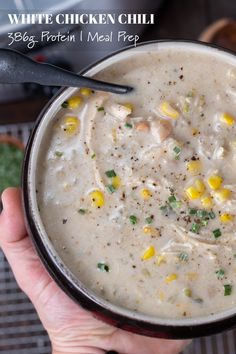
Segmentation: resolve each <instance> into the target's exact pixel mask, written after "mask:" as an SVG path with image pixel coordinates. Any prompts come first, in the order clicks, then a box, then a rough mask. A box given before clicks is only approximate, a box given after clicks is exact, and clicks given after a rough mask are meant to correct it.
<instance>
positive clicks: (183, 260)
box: [178, 252, 189, 262]
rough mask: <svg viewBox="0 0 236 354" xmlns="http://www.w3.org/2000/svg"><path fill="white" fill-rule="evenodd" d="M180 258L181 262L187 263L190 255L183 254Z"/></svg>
mask: <svg viewBox="0 0 236 354" xmlns="http://www.w3.org/2000/svg"><path fill="white" fill-rule="evenodd" d="M178 258H179V260H180V261H181V262H187V261H188V259H189V257H188V254H187V253H186V252H181V253H180V254H179V255H178Z"/></svg>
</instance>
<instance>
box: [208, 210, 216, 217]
mask: <svg viewBox="0 0 236 354" xmlns="http://www.w3.org/2000/svg"><path fill="white" fill-rule="evenodd" d="M208 215H209V217H210V218H211V219H215V217H216V215H215V213H214V212H213V211H210V212H209V213H208Z"/></svg>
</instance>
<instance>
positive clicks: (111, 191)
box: [106, 184, 116, 194]
mask: <svg viewBox="0 0 236 354" xmlns="http://www.w3.org/2000/svg"><path fill="white" fill-rule="evenodd" d="M106 189H107V191H108V192H109V193H110V194H112V193H114V192H115V191H116V188H115V187H114V186H113V185H112V184H108V185H107V186H106Z"/></svg>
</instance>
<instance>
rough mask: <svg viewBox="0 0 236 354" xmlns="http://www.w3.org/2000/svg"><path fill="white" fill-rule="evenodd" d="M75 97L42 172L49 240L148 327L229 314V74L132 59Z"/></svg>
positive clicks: (233, 178) (235, 72)
mask: <svg viewBox="0 0 236 354" xmlns="http://www.w3.org/2000/svg"><path fill="white" fill-rule="evenodd" d="M96 78H98V79H102V80H104V81H105V80H106V81H111V82H116V83H122V84H128V85H131V86H133V87H135V90H134V91H133V92H132V93H131V94H129V95H114V94H107V93H101V92H93V91H91V90H89V89H87V88H82V89H80V90H78V91H77V92H76V93H75V94H73V96H72V97H70V98H68V99H67V100H66V101H65V102H64V103H63V104H62V107H61V109H60V110H59V112H58V113H57V114H56V116H55V117H54V120H53V124H52V128H51V129H49V131H48V132H47V139H46V140H45V143H44V144H43V145H44V146H43V147H42V151H41V157H40V162H41V163H40V164H38V170H37V199H38V205H39V210H40V215H41V218H42V221H43V224H44V227H45V230H46V232H47V234H48V235H49V237H50V240H51V242H52V243H53V245H54V247H55V249H56V251H57V252H58V253H59V255H60V257H61V258H62V260H63V261H64V263H65V264H66V265H67V266H68V267H69V269H71V271H72V272H73V273H74V275H75V276H77V277H78V278H79V279H80V280H81V281H82V282H83V283H84V284H85V285H86V286H87V287H88V288H90V289H91V290H92V291H94V292H95V293H97V294H99V295H100V296H101V297H103V298H104V299H106V300H108V301H110V302H111V303H114V304H116V305H120V306H122V307H125V308H128V309H130V310H134V311H138V312H140V313H144V314H146V315H151V316H159V317H163V318H183V317H198V316H205V315H210V314H214V313H217V312H220V311H222V310H225V309H229V308H232V307H234V306H235V305H236V229H235V226H236V67H233V66H232V64H230V63H226V62H225V61H223V60H222V59H220V57H216V56H213V55H211V54H209V53H197V52H196V51H190V50H189V51H186V50H178V51H176V50H174V49H165V50H161V51H153V52H146V53H144V52H137V53H135V55H133V56H130V57H129V58H128V59H126V60H123V61H120V62H118V63H116V64H114V65H111V66H109V67H108V68H106V69H104V70H103V71H101V72H100V73H99V74H98V75H97V76H96Z"/></svg>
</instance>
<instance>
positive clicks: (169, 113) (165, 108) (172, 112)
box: [159, 101, 179, 119]
mask: <svg viewBox="0 0 236 354" xmlns="http://www.w3.org/2000/svg"><path fill="white" fill-rule="evenodd" d="M159 110H160V112H161V113H162V114H163V115H164V116H166V117H168V118H172V119H177V118H179V112H178V111H177V110H176V109H174V108H173V107H172V106H171V104H170V103H169V102H167V101H163V102H162V103H161V104H160V106H159Z"/></svg>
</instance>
